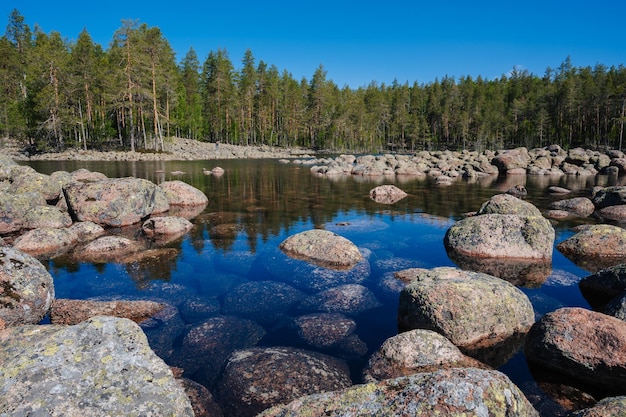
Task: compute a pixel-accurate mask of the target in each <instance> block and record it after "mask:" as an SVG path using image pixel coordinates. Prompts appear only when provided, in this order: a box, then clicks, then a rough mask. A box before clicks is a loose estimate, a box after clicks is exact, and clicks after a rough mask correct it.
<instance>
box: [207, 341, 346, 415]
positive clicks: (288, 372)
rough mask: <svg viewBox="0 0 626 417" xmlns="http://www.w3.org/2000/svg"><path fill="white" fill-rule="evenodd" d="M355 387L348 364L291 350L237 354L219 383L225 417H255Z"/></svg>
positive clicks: (254, 351) (331, 358) (325, 356)
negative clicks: (304, 399) (279, 406)
mask: <svg viewBox="0 0 626 417" xmlns="http://www.w3.org/2000/svg"><path fill="white" fill-rule="evenodd" d="M350 385H352V382H351V380H350V371H349V370H348V366H347V365H346V363H345V362H343V361H341V360H339V359H336V358H333V357H331V356H327V355H323V354H320V353H316V352H310V351H306V350H301V349H295V348H289V347H266V348H250V349H246V350H240V351H236V352H234V353H233V354H232V355H231V357H230V358H229V359H228V362H227V363H226V367H225V368H224V372H223V373H222V376H221V378H220V381H219V383H218V392H219V395H218V397H219V399H220V404H221V405H222V409H223V411H224V415H225V416H226V417H248V416H255V415H257V414H258V413H259V412H261V411H263V410H265V409H266V408H269V407H271V406H274V405H277V404H282V403H288V402H290V401H292V400H295V399H296V398H300V397H303V396H305V395H309V394H316V393H320V392H326V391H336V390H340V389H343V388H347V387H349V386H350Z"/></svg>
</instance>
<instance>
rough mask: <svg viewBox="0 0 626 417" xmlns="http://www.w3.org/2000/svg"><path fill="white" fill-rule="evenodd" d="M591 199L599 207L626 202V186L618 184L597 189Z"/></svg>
mask: <svg viewBox="0 0 626 417" xmlns="http://www.w3.org/2000/svg"><path fill="white" fill-rule="evenodd" d="M591 201H593V204H594V205H595V206H596V208H597V209H601V208H604V207H608V206H617V205H622V204H626V186H623V185H618V186H612V187H605V188H602V189H600V190H597V191H596V192H595V193H594V194H593V197H592V198H591Z"/></svg>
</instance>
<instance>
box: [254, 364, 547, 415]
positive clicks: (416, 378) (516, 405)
mask: <svg viewBox="0 0 626 417" xmlns="http://www.w3.org/2000/svg"><path fill="white" fill-rule="evenodd" d="M352 415H355V416H389V417H394V416H398V417H400V416H408V415H410V416H416V417H431V416H437V415H442V416H449V417H462V416H507V417H538V416H539V413H538V412H537V411H536V410H535V409H534V408H533V406H532V405H531V404H530V402H529V401H528V400H527V399H526V397H525V396H524V394H523V393H522V392H521V391H520V389H519V388H517V387H516V386H515V385H514V384H513V383H512V382H511V381H510V380H509V379H508V378H507V377H506V375H504V374H502V373H500V372H498V371H489V370H480V369H471V368H468V369H450V370H442V371H437V372H433V373H421V374H415V375H410V376H406V377H401V378H396V379H387V380H384V381H381V382H377V383H369V384H364V385H355V386H352V387H350V388H348V389H345V390H341V391H334V392H328V393H322V394H314V395H309V396H306V397H302V398H300V399H297V400H295V401H292V402H291V403H289V404H286V405H278V406H275V407H272V408H270V409H268V410H265V411H264V412H262V413H261V414H259V417H278V416H281V417H287V416H292V417H296V416H309V417H326V416H334V417H339V416H352Z"/></svg>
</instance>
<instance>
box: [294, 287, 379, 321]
mask: <svg viewBox="0 0 626 417" xmlns="http://www.w3.org/2000/svg"><path fill="white" fill-rule="evenodd" d="M380 305H381V304H380V302H379V301H378V300H377V299H376V297H375V296H374V294H373V293H372V292H371V291H370V290H368V289H367V288H365V287H364V286H362V285H359V284H346V285H340V286H338V287H334V288H329V289H327V290H324V291H322V292H319V293H317V294H313V295H311V296H309V297H307V298H305V299H304V300H302V302H301V303H300V304H299V305H298V310H300V311H321V312H326V313H341V314H346V315H348V316H357V315H359V314H361V313H363V312H365V311H367V310H371V309H373V308H376V307H380Z"/></svg>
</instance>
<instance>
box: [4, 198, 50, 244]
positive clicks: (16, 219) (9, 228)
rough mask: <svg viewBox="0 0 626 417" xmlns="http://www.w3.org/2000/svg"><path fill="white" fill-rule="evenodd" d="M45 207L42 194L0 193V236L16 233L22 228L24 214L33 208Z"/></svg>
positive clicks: (24, 221)
mask: <svg viewBox="0 0 626 417" xmlns="http://www.w3.org/2000/svg"><path fill="white" fill-rule="evenodd" d="M45 205H47V202H46V199H45V197H44V196H43V194H41V193H38V192H29V193H22V194H13V193H9V192H0V234H7V233H12V232H17V231H19V230H20V229H22V227H24V225H25V223H26V220H25V218H24V213H26V212H28V210H30V209H32V208H33V207H38V206H45Z"/></svg>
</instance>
